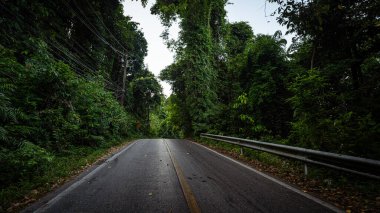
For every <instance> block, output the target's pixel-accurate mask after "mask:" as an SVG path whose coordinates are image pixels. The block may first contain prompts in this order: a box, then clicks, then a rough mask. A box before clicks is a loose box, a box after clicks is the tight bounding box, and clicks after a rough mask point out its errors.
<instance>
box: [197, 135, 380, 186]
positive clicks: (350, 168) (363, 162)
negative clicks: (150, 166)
mask: <svg viewBox="0 0 380 213" xmlns="http://www.w3.org/2000/svg"><path fill="white" fill-rule="evenodd" d="M201 137H204V138H208V139H213V140H217V141H223V142H227V143H230V144H236V145H239V146H241V147H247V148H251V149H255V150H259V151H264V152H268V153H271V154H275V155H279V156H282V157H286V158H290V159H295V160H299V161H303V162H305V168H304V169H305V175H307V165H308V164H315V165H320V166H325V167H329V168H332V169H336V170H341V171H345V172H350V173H354V174H358V175H362V176H366V177H370V178H374V179H377V180H380V161H378V160H372V159H366V158H360V157H354V156H349V155H341V154H336V153H331V152H323V151H317V150H312V149H305V148H300V147H294V146H286V145H282V144H275V143H268V142H261V141H256V140H249V139H242V138H236V137H229V136H222V135H213V134H207V133H202V134H201ZM242 151H243V150H242V149H241V152H242Z"/></svg>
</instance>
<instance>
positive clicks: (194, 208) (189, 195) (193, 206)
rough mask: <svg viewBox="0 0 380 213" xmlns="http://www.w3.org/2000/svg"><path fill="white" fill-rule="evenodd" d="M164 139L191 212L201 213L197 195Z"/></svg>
mask: <svg viewBox="0 0 380 213" xmlns="http://www.w3.org/2000/svg"><path fill="white" fill-rule="evenodd" d="M163 141H164V143H165V145H166V149H167V150H168V153H169V157H170V159H171V161H172V163H173V165H174V170H175V172H176V173H177V177H178V180H179V184H180V185H181V188H182V192H183V195H184V196H185V199H186V202H187V206H188V207H189V209H190V212H191V213H200V212H201V209H200V208H199V206H198V204H197V200H196V199H195V196H194V194H193V192H192V191H191V188H190V185H189V184H188V183H187V181H186V178H185V175H184V174H183V171H182V169H181V167H180V166H179V164H178V162H177V160H176V159H175V158H174V156H173V155H172V153H171V151H170V148H169V146H168V144H167V143H166V141H165V139H163Z"/></svg>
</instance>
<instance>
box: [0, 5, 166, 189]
mask: <svg viewBox="0 0 380 213" xmlns="http://www.w3.org/2000/svg"><path fill="white" fill-rule="evenodd" d="M0 14H1V20H0V31H1V34H0V39H1V44H0V82H1V86H0V117H1V120H0V122H1V126H0V161H1V165H2V166H1V173H0V183H1V187H2V188H3V187H5V186H7V185H8V184H11V183H17V182H18V181H19V180H24V179H28V178H32V177H34V176H36V175H38V174H41V173H43V171H44V170H45V168H46V167H48V166H49V162H51V161H52V160H54V156H55V155H64V153H67V152H69V151H68V150H71V149H73V147H81V146H91V147H97V146H98V147H100V146H103V145H104V144H106V143H108V141H113V140H119V139H120V138H123V137H127V136H129V137H130V136H132V135H135V134H148V133H149V126H150V125H149V114H150V113H149V111H153V110H154V109H155V108H156V107H157V106H158V105H159V104H160V102H161V98H162V95H161V86H160V85H159V83H158V81H157V80H156V78H155V77H154V75H153V74H152V73H151V72H150V71H149V70H148V69H147V68H146V67H145V65H144V57H145V56H146V55H147V42H146V40H145V38H144V35H143V33H142V32H141V31H140V30H139V29H138V23H135V22H133V21H131V18H130V17H127V16H124V15H123V8H122V4H121V2H120V1H118V0H111V1H100V0H95V1H93V0H91V1H90V0H81V1H77V0H73V1H61V0H60V1H39V0H38V1H21V0H15V1H13V0H12V1H4V0H2V1H1V2H0Z"/></svg>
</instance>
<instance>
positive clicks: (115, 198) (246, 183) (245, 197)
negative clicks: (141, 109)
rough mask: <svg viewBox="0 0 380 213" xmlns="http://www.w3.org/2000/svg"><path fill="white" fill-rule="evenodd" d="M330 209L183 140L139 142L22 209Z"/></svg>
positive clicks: (51, 210) (32, 210) (39, 210)
mask: <svg viewBox="0 0 380 213" xmlns="http://www.w3.org/2000/svg"><path fill="white" fill-rule="evenodd" d="M200 211H201V212H297V213H302V212H334V211H338V210H337V209H335V208H334V207H332V206H330V205H329V204H326V203H324V202H322V201H320V200H318V199H316V198H313V197H311V196H309V195H305V194H304V193H302V192H300V191H298V190H296V189H294V188H292V187H290V186H288V185H286V184H283V183H281V182H279V181H277V180H275V179H273V178H271V177H268V176H265V175H262V174H261V173H259V172H257V171H255V170H254V169H250V168H248V167H247V166H244V165H242V164H240V163H237V162H236V161H233V160H231V159H229V158H226V157H224V156H222V155H220V154H218V153H215V152H213V151H211V150H209V149H206V148H205V147H203V146H200V145H198V144H196V143H193V142H190V141H187V140H175V139H144V140H138V141H136V142H134V143H132V144H130V145H129V146H128V147H126V148H125V149H124V150H122V151H121V152H120V153H118V154H116V155H115V156H113V157H111V158H110V159H109V160H107V161H106V162H105V163H103V164H101V165H100V166H98V167H97V168H96V169H94V170H93V171H91V172H90V173H88V174H86V175H83V176H82V177H80V178H78V180H76V181H74V182H73V183H72V184H71V185H70V186H66V187H65V188H64V189H61V190H58V192H55V193H52V194H50V195H48V196H47V197H45V198H43V199H42V200H41V201H39V202H37V203H36V204H34V205H32V206H30V207H28V208H26V209H25V210H24V212H200Z"/></svg>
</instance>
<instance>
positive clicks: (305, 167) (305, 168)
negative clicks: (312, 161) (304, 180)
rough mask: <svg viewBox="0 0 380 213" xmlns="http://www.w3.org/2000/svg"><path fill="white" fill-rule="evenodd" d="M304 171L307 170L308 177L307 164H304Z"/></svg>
mask: <svg viewBox="0 0 380 213" xmlns="http://www.w3.org/2000/svg"><path fill="white" fill-rule="evenodd" d="M304 172H305V177H307V164H306V163H305V164H304Z"/></svg>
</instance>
